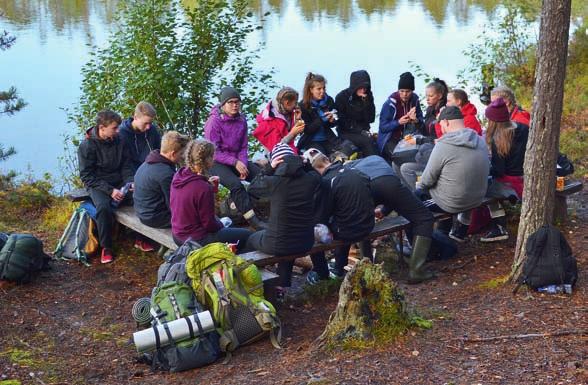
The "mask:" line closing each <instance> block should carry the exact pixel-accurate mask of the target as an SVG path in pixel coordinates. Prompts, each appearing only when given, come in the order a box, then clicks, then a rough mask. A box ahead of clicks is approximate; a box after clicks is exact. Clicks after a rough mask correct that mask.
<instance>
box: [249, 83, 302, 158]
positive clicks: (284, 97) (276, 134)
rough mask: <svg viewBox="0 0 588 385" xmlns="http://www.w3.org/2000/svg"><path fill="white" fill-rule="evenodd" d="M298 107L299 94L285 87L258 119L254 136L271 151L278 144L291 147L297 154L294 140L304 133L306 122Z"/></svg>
mask: <svg viewBox="0 0 588 385" xmlns="http://www.w3.org/2000/svg"><path fill="white" fill-rule="evenodd" d="M297 107H298V92H296V90H294V89H293V88H290V87H284V88H282V89H281V90H280V91H279V92H278V95H277V96H276V98H275V99H273V100H270V101H269V103H268V104H267V106H266V107H265V108H264V109H263V111H261V112H260V113H259V114H258V115H257V117H256V120H257V128H256V129H255V130H254V131H253V136H254V137H255V138H256V139H257V140H258V141H259V142H260V143H261V144H262V145H263V147H265V149H266V150H267V151H270V152H271V150H272V149H273V148H274V147H275V146H276V144H278V143H285V144H287V145H289V146H290V147H291V148H292V150H293V151H294V153H295V154H297V153H298V149H297V148H296V146H295V145H294V139H296V137H297V136H298V135H300V134H301V133H302V132H304V120H302V119H300V118H301V112H300V110H299V109H298V108H297Z"/></svg>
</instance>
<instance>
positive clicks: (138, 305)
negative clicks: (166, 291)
mask: <svg viewBox="0 0 588 385" xmlns="http://www.w3.org/2000/svg"><path fill="white" fill-rule="evenodd" d="M150 309H151V298H139V299H138V300H137V301H136V302H135V303H134V304H133V309H132V310H131V314H132V315H133V319H134V320H135V322H137V323H138V324H139V325H141V326H145V325H148V324H149V323H150V322H151V313H150V312H149V310H150Z"/></svg>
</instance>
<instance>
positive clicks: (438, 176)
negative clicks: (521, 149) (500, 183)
mask: <svg viewBox="0 0 588 385" xmlns="http://www.w3.org/2000/svg"><path fill="white" fill-rule="evenodd" d="M489 167H490V166H489V161H488V148H487V147H486V144H485V143H484V141H483V139H482V138H481V137H480V136H479V135H478V134H477V133H476V132H475V131H473V130H470V129H467V128H463V129H460V130H457V131H453V132H446V133H444V134H443V136H442V137H441V139H439V140H438V141H437V144H436V145H435V147H434V149H433V151H432V152H431V157H430V158H429V162H428V163H427V167H426V168H425V171H424V172H423V175H422V177H421V186H422V188H423V189H428V190H429V193H430V195H431V197H432V198H433V200H434V201H435V203H437V205H438V206H439V207H440V208H441V209H443V210H445V211H447V212H450V213H459V212H463V211H466V210H469V209H471V208H474V207H477V206H479V205H480V203H481V202H482V201H483V199H484V195H485V194H486V188H487V184H488V172H489Z"/></svg>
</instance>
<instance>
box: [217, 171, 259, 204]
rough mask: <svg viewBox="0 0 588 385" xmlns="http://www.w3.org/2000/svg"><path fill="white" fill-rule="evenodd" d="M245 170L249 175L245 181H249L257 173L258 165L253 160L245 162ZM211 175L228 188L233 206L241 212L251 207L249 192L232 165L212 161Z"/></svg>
mask: <svg viewBox="0 0 588 385" xmlns="http://www.w3.org/2000/svg"><path fill="white" fill-rule="evenodd" d="M247 170H249V175H248V176H247V181H249V182H251V180H252V179H253V178H255V176H256V175H257V174H259V171H260V167H259V166H258V165H256V164H255V163H253V162H248V163H247ZM210 174H211V175H216V176H218V177H219V179H220V183H221V184H222V185H223V186H225V187H226V188H228V189H229V191H230V192H231V199H232V200H233V202H235V206H237V209H238V210H239V211H240V212H241V214H245V213H246V212H248V211H249V210H251V209H253V205H252V204H251V200H250V199H249V194H248V193H247V190H245V187H244V186H243V184H242V183H241V179H239V172H238V171H237V169H236V168H235V167H234V166H228V165H226V164H222V163H218V162H214V165H213V166H212V168H211V169H210Z"/></svg>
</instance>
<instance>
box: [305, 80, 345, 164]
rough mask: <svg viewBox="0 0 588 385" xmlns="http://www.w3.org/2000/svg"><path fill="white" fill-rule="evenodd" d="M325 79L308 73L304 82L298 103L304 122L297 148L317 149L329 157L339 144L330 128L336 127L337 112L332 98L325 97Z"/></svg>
mask: <svg viewBox="0 0 588 385" xmlns="http://www.w3.org/2000/svg"><path fill="white" fill-rule="evenodd" d="M326 85H327V81H326V79H325V78H324V77H323V76H321V75H317V74H313V73H312V72H309V73H308V75H307V76H306V80H305V82H304V91H303V95H302V101H301V102H300V103H299V105H300V111H301V112H302V120H304V124H305V127H304V132H303V134H302V136H301V137H300V140H299V141H298V145H297V146H298V148H299V149H300V150H306V149H308V148H317V149H319V150H320V151H321V152H322V153H323V154H326V155H327V156H330V155H331V154H332V153H333V152H335V151H336V150H337V149H338V147H339V144H340V140H339V138H337V135H335V133H334V132H333V130H332V128H333V127H335V126H336V125H337V119H338V116H337V111H336V109H335V102H334V101H333V98H332V97H330V96H329V95H327V91H326Z"/></svg>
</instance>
